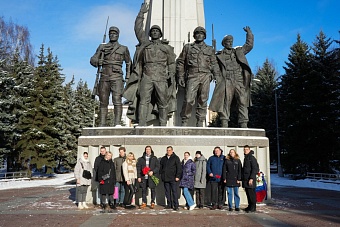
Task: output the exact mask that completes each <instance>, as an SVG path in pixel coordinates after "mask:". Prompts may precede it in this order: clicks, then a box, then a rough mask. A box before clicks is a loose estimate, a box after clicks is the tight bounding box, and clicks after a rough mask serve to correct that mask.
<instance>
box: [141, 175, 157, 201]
mask: <svg viewBox="0 0 340 227" xmlns="http://www.w3.org/2000/svg"><path fill="white" fill-rule="evenodd" d="M148 187H149V180H148V179H143V184H142V201H143V203H147V199H146V196H147V192H148ZM150 191H151V203H155V198H156V191H155V189H154V188H150Z"/></svg>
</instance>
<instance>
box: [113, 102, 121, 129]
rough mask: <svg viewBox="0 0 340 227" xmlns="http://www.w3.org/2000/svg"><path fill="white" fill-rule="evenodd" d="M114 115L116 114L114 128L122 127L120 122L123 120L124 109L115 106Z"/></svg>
mask: <svg viewBox="0 0 340 227" xmlns="http://www.w3.org/2000/svg"><path fill="white" fill-rule="evenodd" d="M114 114H115V120H114V126H117V125H121V124H120V122H121V120H122V114H123V107H122V106H120V105H117V106H115V107H114Z"/></svg>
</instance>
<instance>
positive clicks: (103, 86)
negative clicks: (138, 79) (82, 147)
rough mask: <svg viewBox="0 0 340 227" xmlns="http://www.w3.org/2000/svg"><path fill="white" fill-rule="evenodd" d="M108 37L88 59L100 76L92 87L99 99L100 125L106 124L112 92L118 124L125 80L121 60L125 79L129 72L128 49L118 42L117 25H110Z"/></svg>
mask: <svg viewBox="0 0 340 227" xmlns="http://www.w3.org/2000/svg"><path fill="white" fill-rule="evenodd" d="M105 33H106V31H105ZM109 38H110V41H109V42H108V43H105V35H104V42H103V43H102V44H100V45H99V47H98V48H97V51H96V53H95V54H94V55H93V56H92V57H91V60H90V63H91V65H92V66H94V67H98V73H97V77H98V75H99V77H100V79H99V85H98V88H96V85H97V83H98V80H97V81H96V85H95V89H94V95H98V96H99V101H100V126H106V118H107V113H108V105H109V97H110V93H112V103H113V105H114V126H117V125H120V121H121V118H122V112H123V105H122V94H123V91H124V82H125V80H124V78H123V70H122V66H123V62H125V64H126V76H125V79H126V80H128V79H129V76H130V72H131V57H130V53H129V49H128V48H127V47H126V46H123V45H121V44H119V43H118V38H119V29H118V28H117V27H114V26H113V27H110V29H109Z"/></svg>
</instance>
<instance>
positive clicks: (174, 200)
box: [164, 181, 178, 208]
mask: <svg viewBox="0 0 340 227" xmlns="http://www.w3.org/2000/svg"><path fill="white" fill-rule="evenodd" d="M164 189H165V197H166V201H167V205H168V206H170V207H172V208H178V193H177V189H178V184H177V182H176V181H171V182H164Z"/></svg>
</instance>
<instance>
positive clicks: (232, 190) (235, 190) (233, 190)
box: [227, 187, 240, 208]
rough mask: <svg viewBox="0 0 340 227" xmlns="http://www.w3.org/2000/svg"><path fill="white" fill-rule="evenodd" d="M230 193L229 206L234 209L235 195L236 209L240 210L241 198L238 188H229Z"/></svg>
mask: <svg viewBox="0 0 340 227" xmlns="http://www.w3.org/2000/svg"><path fill="white" fill-rule="evenodd" d="M227 192H228V206H229V208H232V207H233V195H234V201H235V208H240V196H239V194H238V187H227Z"/></svg>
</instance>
